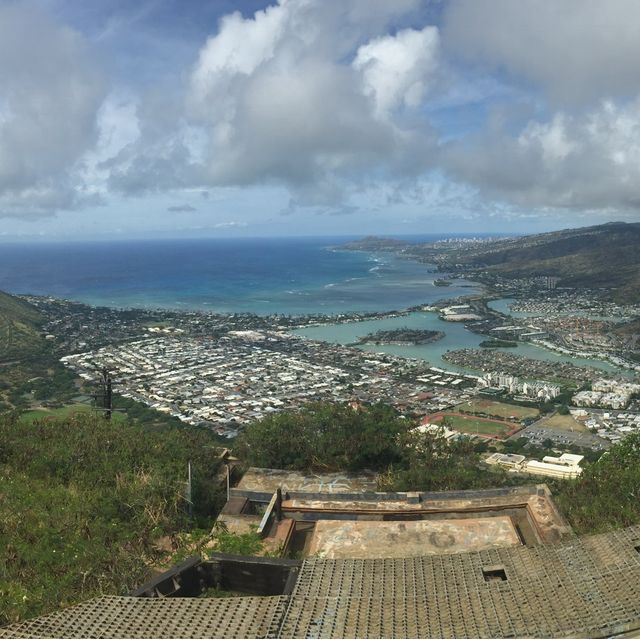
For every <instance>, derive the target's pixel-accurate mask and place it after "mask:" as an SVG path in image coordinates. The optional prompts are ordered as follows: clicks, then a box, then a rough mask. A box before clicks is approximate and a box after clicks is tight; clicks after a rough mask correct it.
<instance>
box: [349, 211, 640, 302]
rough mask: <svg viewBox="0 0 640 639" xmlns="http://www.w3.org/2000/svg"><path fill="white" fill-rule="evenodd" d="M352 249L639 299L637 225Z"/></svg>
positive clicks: (365, 244) (369, 241) (374, 243)
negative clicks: (554, 279)
mask: <svg viewBox="0 0 640 639" xmlns="http://www.w3.org/2000/svg"><path fill="white" fill-rule="evenodd" d="M344 248H346V249H351V250H370V251H372V250H379V251H391V252H394V253H403V254H405V255H410V256H412V257H414V258H416V259H418V260H420V261H423V262H427V263H433V264H437V265H438V266H439V268H440V270H442V271H445V272H446V271H456V270H458V271H459V270H462V271H464V272H465V273H471V274H477V276H478V277H479V279H484V280H487V281H490V280H491V278H492V276H502V277H507V278H515V277H530V276H552V277H559V278H560V282H559V286H569V287H576V288H611V289H614V291H613V295H612V297H613V298H614V299H616V300H618V301H620V302H623V303H625V302H627V303H628V302H636V301H639V300H640V223H634V224H628V223H624V222H612V223H610V224H602V225H599V226H590V227H585V228H578V229H566V230H563V231H555V232H552V233H541V234H538V235H526V236H524V237H514V238H503V239H498V240H493V241H485V242H441V243H433V244H416V243H410V242H399V241H397V240H388V239H384V238H372V237H368V238H364V239H363V240H359V241H357V242H350V243H349V244H347V245H346V246H345V247H344Z"/></svg>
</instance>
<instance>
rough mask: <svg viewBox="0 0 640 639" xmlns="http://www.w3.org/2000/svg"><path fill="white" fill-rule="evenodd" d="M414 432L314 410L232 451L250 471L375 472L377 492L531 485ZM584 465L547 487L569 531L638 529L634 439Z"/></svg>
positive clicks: (638, 465) (257, 430)
mask: <svg viewBox="0 0 640 639" xmlns="http://www.w3.org/2000/svg"><path fill="white" fill-rule="evenodd" d="M332 420H335V421H332ZM343 420H344V421H343ZM376 420H380V423H381V425H382V429H381V432H382V433H384V435H383V436H380V437H379V438H377V439H374V440H371V439H369V434H370V432H371V430H370V429H371V428H372V427H373V425H374V424H375V421H376ZM339 422H342V423H339ZM328 425H329V426H330V428H331V429H332V432H333V433H335V434H336V437H337V438H338V439H337V440H336V442H337V443H339V444H342V445H343V446H344V447H345V454H344V455H341V454H339V452H338V451H339V450H340V447H339V445H338V446H336V447H333V446H330V447H329V448H325V446H326V444H331V440H330V439H329V440H328V441H327V440H326V439H324V437H323V436H322V431H323V429H324V428H326V427H327V426H328ZM414 426H415V423H413V422H411V421H409V420H402V419H398V418H397V416H396V415H395V414H394V412H393V411H392V410H391V409H389V408H387V407H383V406H372V407H363V408H362V409H361V410H353V409H351V408H347V407H332V406H326V405H316V406H315V407H312V408H309V409H305V410H302V411H300V412H299V413H289V414H285V413H281V414H279V415H276V416H273V417H269V418H267V419H265V420H261V421H260V422H256V423H254V424H253V425H251V426H250V427H249V428H248V429H247V431H246V434H245V436H244V437H243V442H242V445H241V446H240V447H239V452H240V453H241V454H242V455H243V456H244V457H245V459H247V461H248V462H249V463H251V464H257V465H262V466H266V467H272V468H285V469H292V470H293V469H297V470H312V469H329V470H360V469H365V468H369V469H375V470H378V471H379V472H380V476H379V489H380V490H391V491H412V490H418V491H436V490H463V489H473V488H490V487H497V486H509V485H522V484H530V483H531V478H530V477H523V476H518V475H515V474H513V473H506V472H504V471H502V470H500V469H494V468H491V469H489V468H487V467H486V466H484V465H482V463H481V454H482V453H483V452H485V451H486V450H487V445H486V444H484V443H481V444H474V443H473V442H472V441H471V440H470V439H467V438H464V437H463V438H460V439H458V440H454V441H450V440H446V439H445V438H444V437H443V436H442V435H441V434H438V433H420V432H418V431H415V430H412V429H413V427H414ZM359 444H360V445H361V446H363V448H365V449H366V458H368V459H369V460H372V461H373V462H375V463H367V462H366V461H365V457H361V456H359V455H357V454H355V451H356V450H357V449H358V445H359ZM544 444H545V446H543V447H542V448H534V447H527V448H526V449H525V446H526V442H525V441H523V440H507V441H506V442H504V444H500V445H501V446H503V447H504V450H505V452H525V453H526V454H529V455H532V456H537V457H541V456H542V455H544V454H549V452H550V451H551V450H552V448H553V442H551V441H548V442H545V443H544ZM263 445H264V448H261V447H262V446H263ZM253 447H259V448H257V449H253ZM347 450H348V451H350V452H348V453H347V452H346V451H347ZM571 450H572V452H580V453H583V452H584V451H579V450H578V449H575V450H574V449H571ZM585 461H586V465H585V470H584V473H583V475H582V477H581V478H579V479H576V480H573V481H562V482H560V481H557V482H554V483H552V482H549V483H551V487H552V491H553V492H554V494H555V495H556V497H557V500H558V504H559V505H560V507H561V509H562V511H563V513H564V515H565V516H566V517H567V519H568V521H569V523H570V524H571V526H572V527H573V528H574V530H575V531H576V532H577V533H579V534H584V533H590V532H598V531H604V530H610V529H614V528H619V527H622V526H629V525H633V524H638V523H640V435H638V434H634V435H631V436H629V437H628V438H627V439H625V440H624V441H623V442H622V443H620V444H617V445H614V446H612V448H611V449H610V450H609V452H607V453H605V454H604V455H603V456H602V457H600V453H597V452H594V451H589V452H587V454H586V460H585Z"/></svg>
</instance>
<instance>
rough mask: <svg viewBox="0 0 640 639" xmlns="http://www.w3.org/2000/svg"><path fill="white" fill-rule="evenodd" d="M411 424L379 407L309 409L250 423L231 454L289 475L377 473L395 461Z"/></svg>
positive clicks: (323, 405)
mask: <svg viewBox="0 0 640 639" xmlns="http://www.w3.org/2000/svg"><path fill="white" fill-rule="evenodd" d="M414 425H415V424H413V422H411V421H410V420H406V419H403V418H401V417H400V416H399V415H398V413H397V412H396V411H395V410H394V409H393V408H391V407H389V406H385V405H382V404H373V405H363V406H361V407H359V408H355V409H354V408H352V407H351V406H350V405H348V404H327V403H315V404H309V405H308V406H306V407H305V408H303V409H301V410H299V411H297V412H283V413H278V414H274V415H270V416H268V417H265V418H264V419H261V420H259V421H256V422H254V423H252V424H250V425H249V426H248V427H247V428H246V429H245V432H244V433H243V434H242V435H241V436H240V438H239V441H238V443H237V447H236V451H237V453H238V454H239V455H240V457H242V458H243V459H244V460H245V461H246V462H247V463H249V464H251V465H253V466H261V467H265V468H283V469H289V470H310V469H316V470H325V471H339V470H348V471H356V470H363V469H370V470H381V469H384V468H386V467H387V466H388V465H389V464H391V463H394V462H397V461H398V460H399V459H400V456H401V452H400V448H399V443H398V435H399V434H401V433H404V432H406V431H407V429H408V428H409V427H410V426H414Z"/></svg>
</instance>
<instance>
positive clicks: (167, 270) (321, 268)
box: [0, 235, 477, 315]
mask: <svg viewBox="0 0 640 639" xmlns="http://www.w3.org/2000/svg"><path fill="white" fill-rule="evenodd" d="M445 237H447V236H444V235H438V236H436V235H432V236H423V237H420V238H415V239H416V241H418V240H419V241H434V240H437V239H444V238H445ZM349 239H353V238H344V237H342V238H341V237H324V238H317V237H316V238H278V239H273V238H260V239H195V240H154V241H118V242H68V243H30V244H26V243H6V244H2V245H0V290H4V291H7V292H10V293H25V294H27V293H28V294H35V295H52V296H54V297H60V298H64V299H71V300H77V301H80V302H85V303H87V304H92V305H96V306H110V307H114V308H133V307H135V308H170V309H184V310H208V311H214V312H224V313H241V312H250V313H257V314H262V315H270V314H273V313H282V314H292V315H299V314H307V313H327V314H335V313H345V312H352V311H353V312H364V311H368V312H374V311H376V312H377V311H388V310H393V309H403V308H407V307H410V306H414V305H417V304H423V303H430V302H433V301H435V300H437V299H442V298H450V297H457V296H459V295H464V294H469V293H470V292H473V291H475V290H477V287H476V286H475V285H474V284H472V283H469V282H463V281H457V282H456V283H455V285H454V286H451V287H436V286H434V285H433V281H434V279H437V278H438V277H439V276H438V275H437V274H436V273H435V272H434V269H433V268H430V267H429V266H427V265H423V264H418V263H416V262H413V261H411V260H407V259H404V258H401V257H398V256H394V255H391V254H385V253H378V254H371V253H365V252H359V251H341V250H336V249H335V247H336V246H339V245H341V244H344V243H345V242H347V241H348V240H349Z"/></svg>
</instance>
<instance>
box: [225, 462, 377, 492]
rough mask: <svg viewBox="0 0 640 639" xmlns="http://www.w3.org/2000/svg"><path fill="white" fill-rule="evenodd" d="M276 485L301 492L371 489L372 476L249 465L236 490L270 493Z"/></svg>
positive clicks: (285, 490) (366, 490)
mask: <svg viewBox="0 0 640 639" xmlns="http://www.w3.org/2000/svg"><path fill="white" fill-rule="evenodd" d="M278 488H281V489H282V491H283V492H301V493H328V494H336V493H360V492H362V493H366V492H375V490H376V476H375V475H374V474H373V473H371V474H360V475H352V474H349V473H323V474H304V473H299V472H295V471H290V470H277V469H274V468H249V470H247V472H246V473H245V474H244V476H243V477H242V479H241V480H240V483H239V484H238V485H237V486H236V489H237V490H241V491H246V492H255V493H274V492H275V491H276V489H278Z"/></svg>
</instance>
